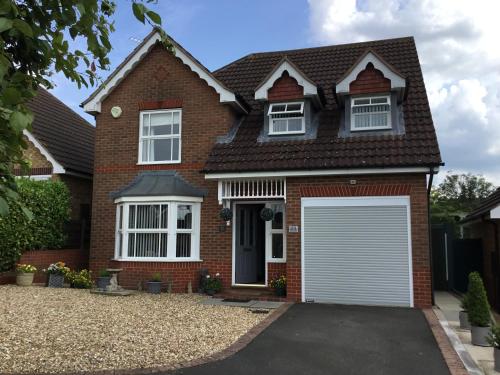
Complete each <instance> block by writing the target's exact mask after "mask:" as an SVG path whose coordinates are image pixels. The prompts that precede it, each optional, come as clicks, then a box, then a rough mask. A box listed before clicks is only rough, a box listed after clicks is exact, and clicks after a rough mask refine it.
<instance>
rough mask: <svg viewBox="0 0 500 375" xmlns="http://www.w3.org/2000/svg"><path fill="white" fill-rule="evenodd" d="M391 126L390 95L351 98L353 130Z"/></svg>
mask: <svg viewBox="0 0 500 375" xmlns="http://www.w3.org/2000/svg"><path fill="white" fill-rule="evenodd" d="M390 128H391V97H390V96H388V95H387V96H372V97H370V96H364V97H357V98H356V97H355V98H352V99H351V131H359V130H381V129H390Z"/></svg>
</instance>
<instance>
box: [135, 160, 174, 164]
mask: <svg viewBox="0 0 500 375" xmlns="http://www.w3.org/2000/svg"><path fill="white" fill-rule="evenodd" d="M160 164H181V161H180V160H179V161H149V162H146V161H141V162H138V163H137V164H136V165H160Z"/></svg>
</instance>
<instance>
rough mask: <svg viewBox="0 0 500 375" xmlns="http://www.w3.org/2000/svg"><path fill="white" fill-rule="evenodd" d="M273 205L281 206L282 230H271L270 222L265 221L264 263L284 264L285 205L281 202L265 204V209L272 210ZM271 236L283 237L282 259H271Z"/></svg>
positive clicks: (271, 224) (271, 223)
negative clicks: (279, 235)
mask: <svg viewBox="0 0 500 375" xmlns="http://www.w3.org/2000/svg"><path fill="white" fill-rule="evenodd" d="M273 204H280V205H282V206H283V228H281V229H273V222H272V220H269V221H266V232H265V233H266V262H267V263H286V230H285V228H286V205H285V202H283V201H275V202H267V203H266V207H267V208H272V205H273ZM273 234H282V235H283V257H282V258H273Z"/></svg>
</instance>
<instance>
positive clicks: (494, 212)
mask: <svg viewBox="0 0 500 375" xmlns="http://www.w3.org/2000/svg"><path fill="white" fill-rule="evenodd" d="M490 219H500V205H498V206H496V207H494V208H492V209H491V210H490Z"/></svg>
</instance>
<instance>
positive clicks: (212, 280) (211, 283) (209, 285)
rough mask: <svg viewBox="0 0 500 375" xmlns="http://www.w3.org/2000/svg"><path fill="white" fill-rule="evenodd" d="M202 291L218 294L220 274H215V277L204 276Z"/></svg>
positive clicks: (220, 287) (220, 285)
mask: <svg viewBox="0 0 500 375" xmlns="http://www.w3.org/2000/svg"><path fill="white" fill-rule="evenodd" d="M203 289H204V290H205V291H207V290H213V291H215V292H219V291H220V290H221V289H222V280H221V279H220V273H218V272H217V273H216V274H215V276H210V275H206V276H205V281H204V283H203Z"/></svg>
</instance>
